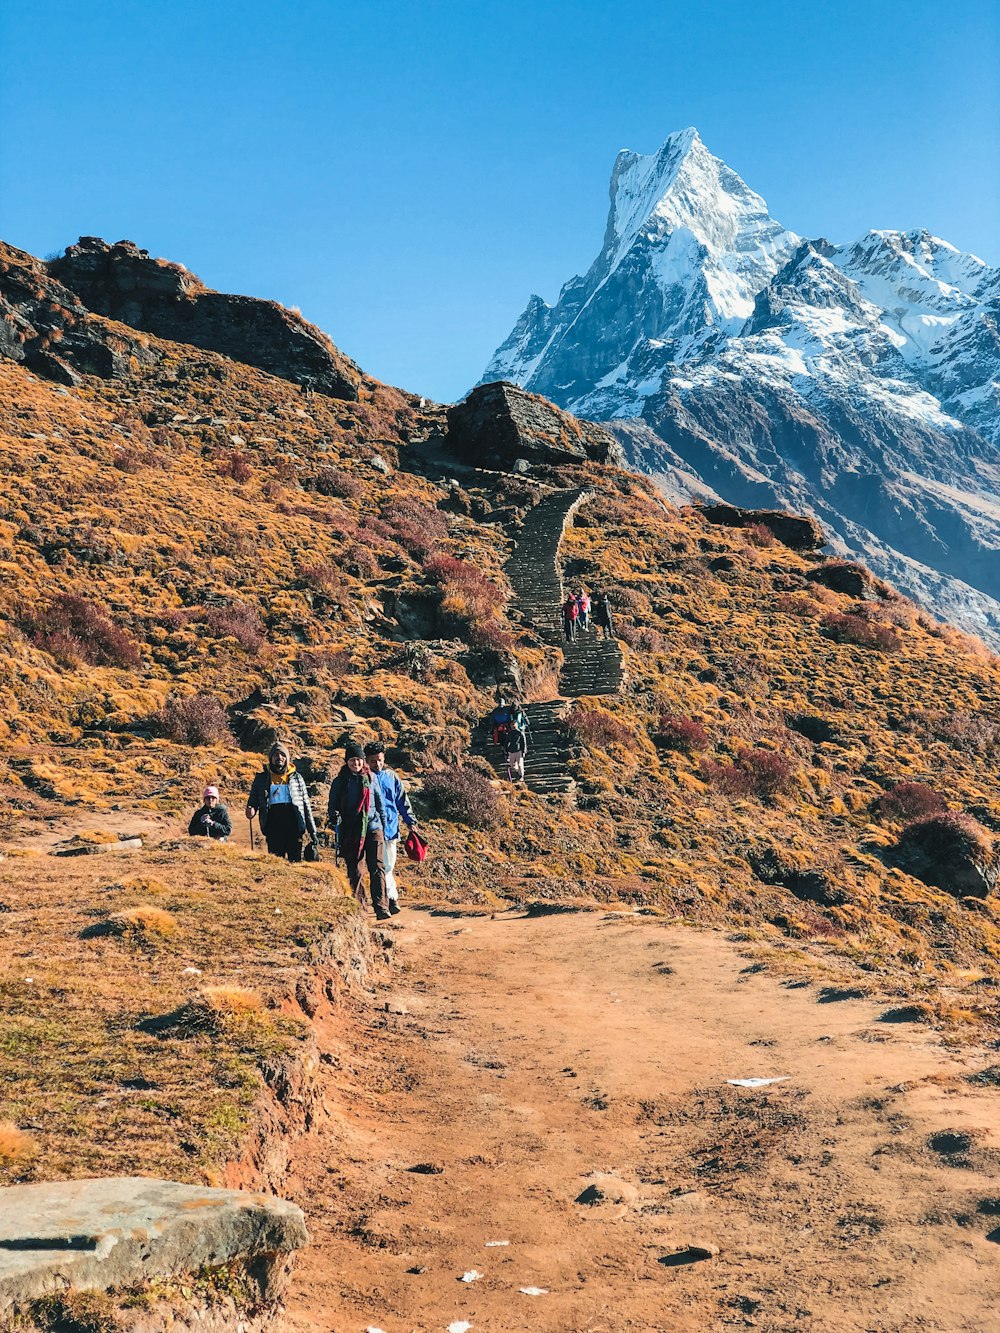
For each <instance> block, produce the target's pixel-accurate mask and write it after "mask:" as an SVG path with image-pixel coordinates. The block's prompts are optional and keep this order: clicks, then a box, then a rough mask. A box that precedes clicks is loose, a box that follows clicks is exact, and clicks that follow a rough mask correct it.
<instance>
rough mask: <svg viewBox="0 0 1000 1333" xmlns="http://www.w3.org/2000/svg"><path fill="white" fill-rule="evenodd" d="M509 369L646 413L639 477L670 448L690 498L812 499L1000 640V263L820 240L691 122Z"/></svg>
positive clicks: (526, 328)
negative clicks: (787, 222) (794, 222)
mask: <svg viewBox="0 0 1000 1333" xmlns="http://www.w3.org/2000/svg"><path fill="white" fill-rule="evenodd" d="M501 378H503V379H512V380H514V381H515V382H516V383H518V384H520V385H522V386H523V387H525V388H528V389H531V390H533V391H535V392H537V393H541V394H545V395H546V396H548V397H550V398H552V399H554V401H555V402H556V403H558V404H559V405H560V406H562V407H568V408H569V409H570V410H571V411H574V412H576V413H577V414H578V415H581V416H584V417H592V418H595V419H597V420H608V419H612V418H642V425H641V427H635V428H630V430H629V431H628V432H625V434H626V436H627V439H626V440H625V447H626V450H628V449H632V450H633V456H634V461H635V464H636V466H639V467H641V468H643V469H644V470H648V471H652V472H656V471H657V468H658V467H659V466H660V463H662V462H663V460H662V459H660V460H658V456H657V453H656V447H655V446H654V445H651V444H650V441H651V440H655V439H656V438H657V437H659V439H660V440H661V441H663V445H664V451H665V452H664V455H663V458H664V459H667V458H669V459H672V460H673V461H672V463H670V464H669V466H668V465H667V464H666V463H663V470H664V472H667V471H669V470H671V469H673V470H674V471H676V469H677V467H678V466H681V467H682V468H683V469H686V475H688V476H689V477H693V478H694V479H695V483H696V490H695V491H693V492H692V493H705V491H706V488H707V489H709V490H713V491H715V492H717V493H718V494H720V495H722V496H723V497H724V498H726V499H729V500H731V501H733V502H735V503H750V504H752V503H755V502H757V503H768V504H775V503H777V504H785V505H791V506H794V507H800V508H801V507H807V508H809V507H811V508H813V509H814V511H815V512H817V513H818V514H820V516H821V517H823V518H824V520H825V521H826V522H827V524H828V526H829V527H830V530H831V531H832V532H833V534H834V538H835V541H836V542H837V543H838V544H839V545H840V547H841V548H842V549H843V550H846V551H855V552H857V553H859V554H861V555H863V556H864V557H865V558H866V559H868V560H869V561H870V562H871V563H872V564H873V565H874V566H875V567H876V568H878V569H880V570H881V571H882V572H883V573H885V574H887V575H888V576H889V577H890V578H895V579H896V581H897V582H899V583H900V584H901V586H903V587H904V588H907V589H908V590H910V591H912V592H913V593H914V594H915V595H916V596H918V597H921V596H922V597H924V598H925V600H927V602H928V604H929V605H931V606H933V607H935V608H936V609H939V610H942V611H944V612H945V613H946V614H948V615H949V616H950V617H951V618H954V619H958V620H959V621H960V622H964V623H965V624H966V625H967V626H968V627H969V628H972V629H974V630H976V631H978V632H981V633H983V634H984V635H986V637H988V638H990V639H991V641H993V642H995V643H998V644H1000V561H998V560H997V558H996V555H997V551H998V550H1000V520H998V519H997V518H996V516H997V515H998V514H1000V270H997V269H996V268H991V267H990V266H989V265H988V264H986V263H984V262H983V260H981V259H979V258H978V257H977V256H975V255H971V254H964V253H962V252H961V251H960V250H958V249H956V248H955V246H953V245H951V244H949V243H948V242H947V241H945V240H942V239H941V238H940V237H937V236H934V235H933V234H931V233H930V232H929V231H926V230H924V229H921V228H916V229H911V230H906V231H896V230H891V229H877V230H872V231H869V232H867V233H865V235H863V236H861V237H860V238H858V239H857V240H855V241H853V242H851V243H848V244H832V243H831V242H829V241H827V240H813V241H802V240H801V239H800V238H799V237H798V236H796V235H795V233H794V232H790V231H788V230H786V229H785V228H784V227H782V226H781V224H780V223H778V222H777V221H775V219H774V218H772V217H771V215H770V214H769V213H768V210H767V205H766V204H765V202H764V200H763V199H762V198H761V196H760V195H759V194H757V193H755V192H754V191H753V190H752V189H750V187H749V186H748V185H747V184H746V183H745V182H744V181H743V180H742V179H741V177H740V176H739V175H737V173H736V172H735V171H733V170H732V169H731V168H730V167H729V166H727V164H726V163H725V162H723V161H722V160H721V159H720V158H717V157H715V156H714V155H713V154H712V153H711V152H709V150H708V148H707V147H706V146H705V144H704V143H703V142H702V140H701V138H700V137H699V135H698V133H697V131H696V130H694V129H692V128H689V129H686V130H681V131H679V132H678V133H676V134H672V135H670V136H669V137H668V138H667V139H666V140H665V141H664V142H663V144H662V145H661V146H660V148H659V149H658V150H657V151H656V152H655V153H651V154H648V155H643V154H640V153H635V152H632V151H630V150H623V151H622V152H620V153H619V154H618V156H617V158H616V160H615V164H614V170H613V172H612V175H611V187H610V210H609V213H608V221H607V227H606V229H605V234H604V241H603V244H602V246H601V249H600V252H599V253H598V255H597V257H596V259H595V260H594V263H593V264H592V265H591V267H590V269H589V270H588V271H587V273H586V274H584V275H583V276H581V277H575V278H571V279H570V280H569V281H568V282H567V283H566V284H565V286H564V287H563V289H562V291H561V292H560V294H559V298H558V300H557V301H556V303H555V304H554V305H549V304H547V303H546V302H545V301H543V300H542V299H541V298H539V297H532V299H531V301H530V302H529V304H528V307H527V309H526V310H525V311H524V313H523V314H522V316H521V318H520V319H519V320H518V322H517V324H516V326H515V328H514V329H513V331H512V332H511V334H510V336H509V337H508V338H507V340H506V341H505V342H504V343H503V344H502V346H501V347H499V348H498V349H497V351H496V353H495V354H494V356H493V358H492V360H491V362H490V364H489V366H488V367H487V369H486V372H485V374H484V376H483V381H484V382H485V381H488V380H491V379H501ZM637 441H641V442H642V443H641V445H640V444H638V443H636V442H637ZM678 460H680V463H678ZM695 483H693V484H695ZM697 487H700V488H701V490H700V491H697Z"/></svg>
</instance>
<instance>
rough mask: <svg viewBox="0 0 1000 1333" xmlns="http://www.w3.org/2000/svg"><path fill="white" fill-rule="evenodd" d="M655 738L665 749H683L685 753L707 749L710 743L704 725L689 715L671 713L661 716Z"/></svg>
mask: <svg viewBox="0 0 1000 1333" xmlns="http://www.w3.org/2000/svg"><path fill="white" fill-rule="evenodd" d="M653 740H654V741H655V742H656V744H657V745H660V746H662V747H663V748H664V749H665V750H681V751H682V752H683V753H684V754H693V753H694V751H695V750H707V749H708V746H709V744H710V741H709V736H708V732H707V731H706V730H705V728H704V727H703V726H701V725H700V724H699V723H697V722H694V721H692V719H691V718H689V717H672V716H671V715H670V714H669V713H664V714H663V715H662V716H661V717H660V720H659V722H658V723H657V724H656V733H655V735H654V736H653Z"/></svg>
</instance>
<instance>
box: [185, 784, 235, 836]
mask: <svg viewBox="0 0 1000 1333" xmlns="http://www.w3.org/2000/svg"><path fill="white" fill-rule="evenodd" d="M232 831H233V821H232V820H231V819H230V818H229V811H228V810H227V809H226V807H225V806H224V805H222V804H221V803H220V801H219V789H218V787H206V788H205V790H204V791H203V792H202V794H201V808H200V809H199V810H196V811H195V812H194V814H193V815H192V816H191V823H190V824H189V825H188V833H189V834H190V836H191V837H192V838H214V839H215V841H216V842H227V841H228V839H229V837H230V834H231V833H232Z"/></svg>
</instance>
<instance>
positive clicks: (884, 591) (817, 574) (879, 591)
mask: <svg viewBox="0 0 1000 1333" xmlns="http://www.w3.org/2000/svg"><path fill="white" fill-rule="evenodd" d="M806 578H807V579H808V580H809V582H810V583H819V584H822V586H823V587H824V588H829V589H830V590H831V592H841V593H844V594H845V595H846V596H847V597H855V598H857V600H858V601H859V602H878V601H885V600H887V599H888V598H891V597H892V595H893V593H892V589H891V588H890V587H889V585H888V584H887V583H883V582H882V580H881V579H877V578H876V577H875V575H874V574H873V573H872V572H871V570H868V569H865V567H864V565H856V564H855V563H854V562H853V561H851V560H826V561H824V562H823V564H822V565H817V567H816V568H815V569H811V570H810V571H809V573H808V574H807V575H806Z"/></svg>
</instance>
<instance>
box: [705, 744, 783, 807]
mask: <svg viewBox="0 0 1000 1333" xmlns="http://www.w3.org/2000/svg"><path fill="white" fill-rule="evenodd" d="M701 772H702V776H703V777H704V778H705V780H706V781H707V782H710V783H711V784H712V786H714V787H718V789H719V790H720V791H721V792H723V793H724V794H725V795H726V796H775V795H777V793H778V792H781V791H785V790H787V788H788V787H790V786H791V783H792V778H793V776H794V773H795V767H794V765H793V763H792V761H791V760H790V759H789V758H788V757H787V755H783V754H779V753H778V751H777V750H744V752H743V753H742V754H741V755H740V756H739V758H738V759H737V760H736V762H735V763H732V764H718V763H715V762H714V761H713V760H711V759H705V760H703V761H702V765H701Z"/></svg>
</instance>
